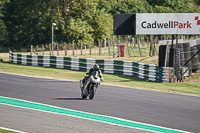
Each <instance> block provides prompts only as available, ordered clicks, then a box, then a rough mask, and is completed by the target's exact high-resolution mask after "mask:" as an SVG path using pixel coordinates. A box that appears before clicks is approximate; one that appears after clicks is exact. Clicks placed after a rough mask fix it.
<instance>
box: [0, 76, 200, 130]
mask: <svg viewBox="0 0 200 133" xmlns="http://www.w3.org/2000/svg"><path fill="white" fill-rule="evenodd" d="M0 96H5V97H11V98H18V99H24V100H28V101H33V102H38V103H44V104H49V105H54V106H58V107H62V108H68V109H74V110H79V111H84V112H90V113H95V114H102V115H108V116H113V117H118V118H123V119H127V120H132V121H137V122H142V123H147V124H153V125H158V126H163V127H167V128H173V129H179V130H184V131H189V132H196V133H199V132H200V124H199V123H200V97H198V96H188V95H180V94H173V93H165V92H159V91H151V90H144V89H134V88H128V87H116V86H108V85H102V84H101V85H100V87H99V88H98V90H97V94H96V95H95V97H94V99H93V100H82V99H81V97H80V89H79V82H74V81H62V80H53V79H43V78H32V77H26V76H17V75H10V74H4V73H0ZM13 108H14V107H8V106H6V105H0V112H1V113H0V126H7V127H8V126H11V127H10V128H14V129H15V127H16V128H17V130H22V131H23V129H24V131H27V132H38V131H41V132H44V131H45V130H46V129H49V130H48V131H46V132H50V131H53V129H56V131H57V132H62V131H63V130H64V129H65V131H66V127H71V128H70V129H71V131H74V132H82V131H88V132H93V131H94V130H95V131H99V132H101V131H102V132H104V131H105V132H144V131H139V130H133V129H130V128H124V127H117V126H113V125H108V124H105V123H98V122H91V121H89V120H83V119H75V118H72V117H67V116H66V118H65V117H63V116H55V115H52V114H48V113H42V112H37V111H32V110H26V109H18V108H15V109H13ZM13 110H15V111H13ZM20 110H21V111H20ZM22 110H23V111H22ZM14 112H15V113H14ZM33 113H34V115H33ZM6 114H9V115H6ZM28 114H29V115H28ZM31 114H32V115H31ZM1 115H2V116H3V117H2V116H1ZM12 115H13V117H12ZM14 116H15V117H16V118H15V117H14ZM20 116H21V117H20ZM22 116H24V117H22ZM50 116H51V117H55V118H52V119H50ZM9 117H10V118H9ZM11 118H12V119H11ZM17 118H18V119H17ZM37 118H38V119H37ZM20 120H21V121H20ZM36 120H41V121H43V123H42V124H38V123H40V122H41V121H40V122H37V121H36ZM17 121H18V123H20V122H21V123H20V124H18V125H17ZM22 121H23V122H22ZM27 121H28V122H29V124H30V125H31V124H32V123H36V124H35V126H36V127H35V130H34V129H33V128H34V127H32V128H31V127H30V126H28V124H27V123H28V122H27ZM85 122H86V123H85ZM23 123H26V124H25V125H23ZM50 123H54V124H50ZM63 123H64V124H63ZM70 123H71V125H69V124H70ZM76 123H77V125H76ZM83 123H84V124H83ZM93 123H96V124H93ZM42 125H43V126H42ZM52 125H54V126H55V127H57V128H53V129H51V128H52V127H54V126H52ZM56 125H57V126H56ZM19 126H21V129H19V128H18V127H19ZM23 126H24V127H23ZM37 126H38V127H41V128H37ZM42 127H43V128H42ZM59 127H60V128H59ZM86 127H90V130H88V128H86ZM91 127H92V128H91ZM29 128H30V129H29ZM93 128H94V129H93ZM36 129H37V130H36ZM59 130H60V131H59ZM69 132H70V130H69Z"/></svg>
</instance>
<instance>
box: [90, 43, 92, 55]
mask: <svg viewBox="0 0 200 133" xmlns="http://www.w3.org/2000/svg"><path fill="white" fill-rule="evenodd" d="M91 43H92V41H91V40H90V55H92V48H91V45H92V44H91Z"/></svg>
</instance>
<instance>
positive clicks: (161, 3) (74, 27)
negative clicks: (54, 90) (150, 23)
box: [0, 0, 200, 49]
mask: <svg viewBox="0 0 200 133" xmlns="http://www.w3.org/2000/svg"><path fill="white" fill-rule="evenodd" d="M182 12H186V13H193V12H200V8H199V0H1V1H0V46H4V47H5V46H6V47H9V48H15V49H18V48H19V49H20V48H22V47H29V46H30V45H36V44H45V43H50V42H51V28H52V27H51V26H52V23H56V24H57V26H55V41H57V42H72V41H76V42H80V41H81V40H83V41H85V42H89V41H90V40H91V41H98V40H99V39H104V38H110V37H111V36H112V33H113V18H112V16H113V14H116V13H182Z"/></svg>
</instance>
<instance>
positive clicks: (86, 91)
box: [80, 71, 101, 100]
mask: <svg viewBox="0 0 200 133" xmlns="http://www.w3.org/2000/svg"><path fill="white" fill-rule="evenodd" d="M100 81H101V80H100V77H99V74H98V71H94V72H92V74H91V76H90V77H89V78H88V79H87V80H86V83H85V84H84V87H83V90H81V97H82V98H83V99H86V98H87V96H89V99H90V100H92V99H93V98H94V94H95V93H96V90H97V88H98V86H99V85H100ZM81 85H82V80H80V87H81Z"/></svg>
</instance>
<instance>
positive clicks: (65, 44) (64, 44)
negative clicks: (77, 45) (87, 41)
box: [64, 42, 67, 56]
mask: <svg viewBox="0 0 200 133" xmlns="http://www.w3.org/2000/svg"><path fill="white" fill-rule="evenodd" d="M64 45H65V56H67V43H66V42H64Z"/></svg>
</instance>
